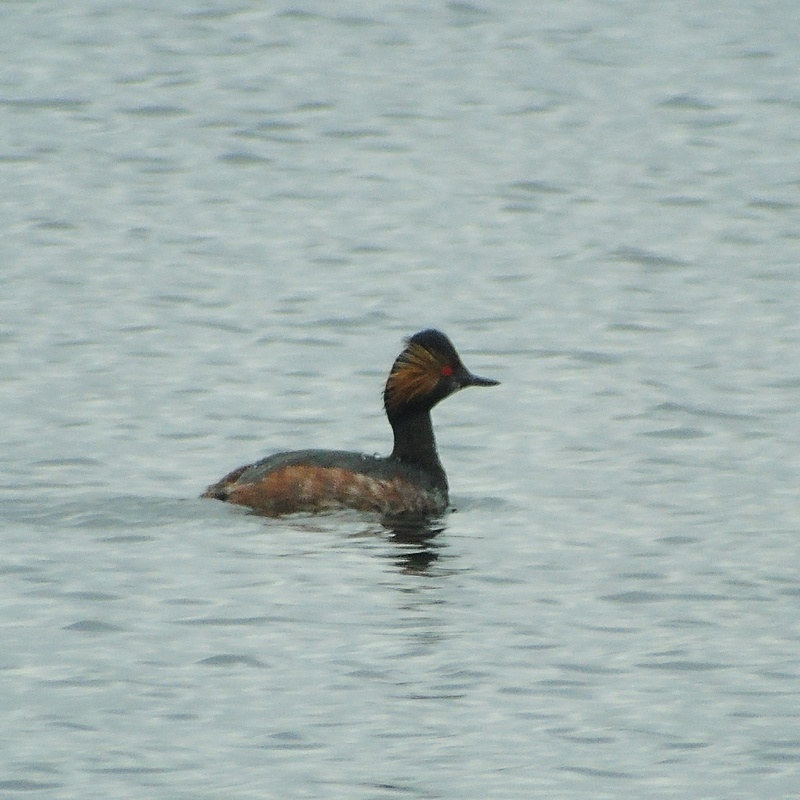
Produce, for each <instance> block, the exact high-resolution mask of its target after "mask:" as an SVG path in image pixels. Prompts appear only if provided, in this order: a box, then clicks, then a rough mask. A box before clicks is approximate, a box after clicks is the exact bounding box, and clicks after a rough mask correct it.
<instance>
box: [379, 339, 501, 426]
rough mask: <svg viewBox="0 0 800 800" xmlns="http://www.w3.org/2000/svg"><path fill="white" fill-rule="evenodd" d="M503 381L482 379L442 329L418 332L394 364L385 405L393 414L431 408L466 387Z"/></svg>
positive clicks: (384, 399) (385, 392)
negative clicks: (464, 360)
mask: <svg viewBox="0 0 800 800" xmlns="http://www.w3.org/2000/svg"><path fill="white" fill-rule="evenodd" d="M498 383H499V381H495V380H491V379H490V378H479V377H478V376H477V375H473V374H472V373H471V372H470V371H469V370H468V369H467V368H466V367H465V366H464V365H463V364H462V363H461V358H460V357H459V355H458V353H457V352H456V349H455V347H453V343H452V342H451V341H450V340H449V339H448V338H447V337H446V336H445V335H444V334H443V333H442V332H441V331H437V330H433V329H428V330H424V331H420V332H419V333H415V334H414V335H413V336H412V337H411V338H410V339H408V340H407V341H406V346H405V348H404V350H403V352H402V353H400V355H399V356H398V357H397V360H396V361H395V362H394V365H393V366H392V369H391V372H390V373H389V378H388V380H387V381H386V388H385V389H384V392H383V404H384V406H385V408H386V413H387V414H388V415H389V417H390V418H391V417H393V416H397V415H400V414H403V413H407V412H409V411H419V410H429V409H431V408H433V406H435V405H436V403H438V402H439V401H440V400H443V399H444V398H445V397H447V396H448V395H451V394H453V392H457V391H458V390H459V389H463V388H465V387H466V386H496V385H497V384H498Z"/></svg>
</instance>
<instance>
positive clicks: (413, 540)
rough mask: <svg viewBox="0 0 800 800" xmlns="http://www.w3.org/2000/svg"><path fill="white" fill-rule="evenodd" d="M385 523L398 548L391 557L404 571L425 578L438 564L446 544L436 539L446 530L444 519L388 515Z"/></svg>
mask: <svg viewBox="0 0 800 800" xmlns="http://www.w3.org/2000/svg"><path fill="white" fill-rule="evenodd" d="M381 524H382V525H383V527H384V528H385V529H386V530H387V531H388V532H389V540H390V541H392V542H394V543H395V544H397V545H398V548H397V551H396V552H394V553H392V554H391V555H390V558H391V559H392V562H393V563H394V565H395V566H396V567H397V568H398V569H399V570H400V571H401V572H403V573H405V574H408V575H422V574H424V573H425V572H427V571H428V570H429V569H430V568H431V566H432V565H433V564H435V563H436V561H438V559H439V555H440V552H439V551H440V550H441V549H442V546H443V545H442V544H441V543H440V542H437V541H436V537H437V536H438V535H439V534H440V533H441V532H442V531H443V530H444V529H445V527H446V525H445V524H444V521H443V520H442V519H441V517H436V518H431V517H424V516H419V515H402V516H392V517H387V516H384V517H383V518H382V519H381Z"/></svg>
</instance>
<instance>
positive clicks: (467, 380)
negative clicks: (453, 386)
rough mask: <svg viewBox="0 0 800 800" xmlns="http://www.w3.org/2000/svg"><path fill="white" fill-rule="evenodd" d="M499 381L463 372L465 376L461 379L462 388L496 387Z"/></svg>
mask: <svg viewBox="0 0 800 800" xmlns="http://www.w3.org/2000/svg"><path fill="white" fill-rule="evenodd" d="M499 383H500V381H496V380H495V379H494V378H481V377H480V376H479V375H473V374H472V373H471V372H469V371H467V370H465V375H464V376H463V377H462V378H461V385H462V386H497V385H498V384H499Z"/></svg>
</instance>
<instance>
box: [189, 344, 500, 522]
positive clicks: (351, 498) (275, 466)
mask: <svg viewBox="0 0 800 800" xmlns="http://www.w3.org/2000/svg"><path fill="white" fill-rule="evenodd" d="M498 383H499V381H495V380H491V379H490V378H479V377H478V376H477V375H473V374H472V373H471V372H470V371H469V370H468V369H467V368H466V367H465V366H464V365H463V364H462V363H461V359H460V358H459V355H458V353H457V352H456V349H455V347H453V345H452V343H451V342H450V340H449V339H448V338H447V337H446V336H445V335H444V334H443V333H441V331H437V330H432V329H431V330H424V331H420V332H419V333H416V334H414V336H412V337H411V338H410V339H408V340H407V341H406V346H405V348H404V349H403V352H402V353H400V355H399V356H398V357H397V359H396V360H395V362H394V364H393V366H392V369H391V371H390V373H389V377H388V379H387V381H386V387H385V389H384V391H383V405H384V409H385V410H386V416H387V417H388V418H389V424H390V425H391V426H392V431H393V432H394V449H393V450H392V452H391V455H389V456H386V457H385V458H384V457H380V456H370V455H365V454H363V453H351V452H347V451H343V450H295V451H291V452H285V453H277V454H276V455H273V456H269V457H268V458H264V459H262V460H261V461H257V462H256V463H255V464H247V465H245V466H243V467H239V468H238V469H235V470H234V471H233V472H231V473H229V474H228V475H226V476H225V477H224V478H222V479H221V480H220V481H218V482H217V483H215V484H213V485H211V486H209V487H208V489H206V491H205V492H204V493H203V497H213V498H215V499H217V500H224V501H226V502H228V503H235V504H237V505H243V506H249V507H250V508H253V509H255V510H256V511H258V512H260V513H262V514H266V515H269V516H279V515H281V514H291V513H294V512H297V511H304V512H320V511H328V510H332V509H337V508H353V509H357V510H360V511H377V512H380V513H381V514H384V515H389V516H391V515H402V514H420V515H432V514H440V513H442V512H443V511H444V510H445V509H446V508H447V506H448V503H449V498H448V487H447V476H446V475H445V472H444V468H443V467H442V464H441V462H440V461H439V455H438V453H437V451H436V440H435V439H434V436H433V426H432V424H431V415H430V411H431V409H432V408H433V407H434V406H435V405H436V404H437V403H438V402H439V401H440V400H444V398H445V397H448V396H449V395H451V394H453V392H456V391H458V390H459V389H463V388H464V387H466V386H496V385H497V384H498Z"/></svg>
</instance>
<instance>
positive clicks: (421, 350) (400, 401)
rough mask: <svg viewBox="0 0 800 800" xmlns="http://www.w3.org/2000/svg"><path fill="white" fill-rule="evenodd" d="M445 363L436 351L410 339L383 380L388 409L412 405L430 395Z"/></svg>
mask: <svg viewBox="0 0 800 800" xmlns="http://www.w3.org/2000/svg"><path fill="white" fill-rule="evenodd" d="M447 366H448V365H447V364H446V363H445V362H443V361H442V360H441V359H440V358H439V357H438V356H437V354H436V353H434V352H432V351H430V350H428V348H427V347H423V346H422V345H421V344H416V343H415V342H412V343H411V344H409V345H408V347H406V349H405V350H403V352H402V353H401V354H400V355H399V356H398V357H397V361H395V362H394V366H393V367H392V371H391V373H389V379H388V380H387V381H386V392H385V401H386V406H387V408H401V407H402V406H405V405H411V404H413V403H414V402H415V401H418V400H420V399H422V398H424V397H427V396H428V395H431V394H433V392H434V391H435V389H436V387H437V385H438V384H439V379H440V377H441V376H442V374H443V373H442V370H443V369H444V368H446V367H447Z"/></svg>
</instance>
